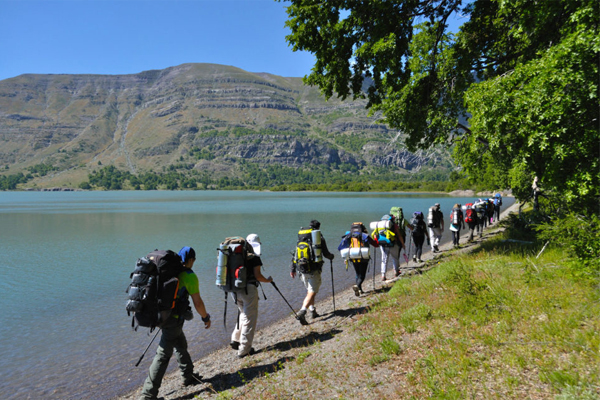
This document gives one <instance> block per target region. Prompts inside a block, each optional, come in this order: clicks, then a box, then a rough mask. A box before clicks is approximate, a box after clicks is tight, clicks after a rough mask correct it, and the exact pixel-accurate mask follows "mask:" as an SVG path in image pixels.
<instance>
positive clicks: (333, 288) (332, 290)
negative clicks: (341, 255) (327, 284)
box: [329, 260, 335, 313]
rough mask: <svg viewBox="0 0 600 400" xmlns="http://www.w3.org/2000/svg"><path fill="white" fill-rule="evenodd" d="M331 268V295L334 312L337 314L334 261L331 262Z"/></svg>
mask: <svg viewBox="0 0 600 400" xmlns="http://www.w3.org/2000/svg"><path fill="white" fill-rule="evenodd" d="M329 266H330V267H331V294H332V296H333V312H334V313H335V287H334V286H333V260H329Z"/></svg>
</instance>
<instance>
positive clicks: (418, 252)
mask: <svg viewBox="0 0 600 400" xmlns="http://www.w3.org/2000/svg"><path fill="white" fill-rule="evenodd" d="M413 241H414V242H415V256H416V257H417V260H420V259H421V256H422V255H423V242H425V235H418V236H415V235H413Z"/></svg>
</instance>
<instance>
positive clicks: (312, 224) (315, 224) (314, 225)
mask: <svg viewBox="0 0 600 400" xmlns="http://www.w3.org/2000/svg"><path fill="white" fill-rule="evenodd" d="M310 227H311V228H313V229H319V228H320V227H321V223H320V222H319V221H317V220H316V219H313V220H312V221H310Z"/></svg>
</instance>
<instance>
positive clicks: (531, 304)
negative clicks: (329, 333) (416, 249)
mask: <svg viewBox="0 0 600 400" xmlns="http://www.w3.org/2000/svg"><path fill="white" fill-rule="evenodd" d="M540 247H541V246H540ZM537 252H539V248H537V247H536V246H535V245H534V246H531V247H530V248H529V249H527V248H525V249H524V248H523V245H522V244H519V243H510V244H507V243H506V242H503V241H502V240H501V239H498V240H495V241H493V242H491V243H487V244H486V245H485V246H484V247H483V248H482V249H481V250H480V251H478V252H477V253H475V254H470V255H455V256H453V258H452V259H451V260H450V261H448V262H445V263H442V264H440V265H439V266H438V267H436V268H435V269H433V270H431V271H429V272H428V273H427V274H425V275H423V276H418V277H415V278H413V279H410V280H401V281H399V282H397V283H396V285H395V286H394V287H393V288H392V289H391V290H390V292H389V293H388V296H387V297H385V298H383V299H382V301H381V302H380V303H379V304H377V305H376V306H375V307H374V310H376V311H375V312H372V313H369V314H368V315H367V316H366V317H365V318H364V321H362V325H365V326H369V328H370V330H371V331H372V332H373V335H374V336H377V337H379V338H380V339H381V338H382V337H383V336H384V335H382V334H381V333H378V332H382V331H384V330H385V329H389V327H390V326H392V327H395V329H396V331H395V332H394V335H400V336H402V337H407V338H410V336H412V335H421V336H423V339H424V346H422V347H421V348H418V349H415V350H419V351H420V352H421V356H420V357H419V358H417V359H403V360H402V362H405V363H408V365H407V368H408V369H409V370H411V371H412V372H411V375H410V377H409V378H408V377H407V383H408V384H410V385H414V388H413V390H414V391H415V392H416V393H418V394H419V395H424V396H427V397H432V398H470V397H482V396H483V397H486V398H488V397H492V398H504V397H510V398H515V397H519V393H528V395H529V396H531V397H533V398H535V397H542V398H546V397H552V396H563V397H561V398H578V397H577V396H580V395H581V396H592V395H594V396H596V397H593V398H600V386H599V384H600V380H599V374H600V353H599V351H600V317H599V316H600V302H599V291H598V287H597V286H595V284H596V282H594V281H590V280H580V279H577V278H576V277H574V276H573V274H571V273H570V271H571V270H572V268H573V265H571V264H572V263H573V260H570V259H569V258H567V257H566V256H565V255H564V254H563V252H562V251H560V250H557V249H546V251H545V252H544V253H543V254H542V255H541V256H540V258H539V259H536V254H537ZM382 340H383V341H380V340H375V341H366V342H364V343H363V347H364V348H365V349H364V350H365V351H368V352H370V353H372V355H371V358H370V366H374V365H377V364H381V363H385V362H390V363H394V359H393V358H394V356H398V355H399V354H401V352H399V351H398V352H393V351H392V352H390V350H389V348H390V347H389V346H388V345H384V343H386V340H387V339H382ZM377 343H380V344H377ZM565 396H566V397H565ZM569 396H571V397H569ZM573 396H575V397H573Z"/></svg>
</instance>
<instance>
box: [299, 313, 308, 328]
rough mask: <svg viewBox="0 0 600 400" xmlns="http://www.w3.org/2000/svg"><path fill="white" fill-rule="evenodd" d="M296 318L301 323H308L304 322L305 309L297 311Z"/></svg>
mask: <svg viewBox="0 0 600 400" xmlns="http://www.w3.org/2000/svg"><path fill="white" fill-rule="evenodd" d="M296 319H297V320H298V321H300V324H301V325H308V322H306V310H300V311H298V315H297V317H296Z"/></svg>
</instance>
